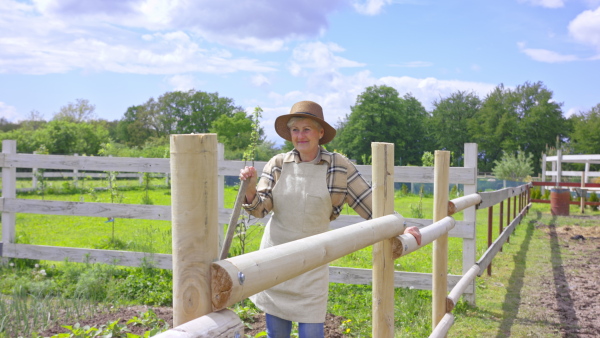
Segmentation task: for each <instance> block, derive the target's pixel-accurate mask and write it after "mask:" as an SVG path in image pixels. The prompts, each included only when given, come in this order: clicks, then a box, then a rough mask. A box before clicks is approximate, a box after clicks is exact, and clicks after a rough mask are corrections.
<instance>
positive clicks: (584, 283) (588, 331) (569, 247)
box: [536, 216, 600, 337]
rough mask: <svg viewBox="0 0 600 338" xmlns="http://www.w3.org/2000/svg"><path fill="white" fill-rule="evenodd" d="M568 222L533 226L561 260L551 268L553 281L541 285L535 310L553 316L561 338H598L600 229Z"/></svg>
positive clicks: (599, 335)
mask: <svg viewBox="0 0 600 338" xmlns="http://www.w3.org/2000/svg"><path fill="white" fill-rule="evenodd" d="M569 218H570V219H572V220H573V222H572V225H567V226H561V227H555V226H554V225H552V224H550V225H548V224H542V223H538V224H537V225H536V228H537V229H539V230H542V231H544V232H545V233H546V234H547V236H548V237H549V240H550V242H551V243H552V245H553V248H552V250H553V251H554V252H557V253H558V256H560V257H561V259H562V263H561V264H560V265H557V264H554V265H553V268H552V270H553V273H552V275H553V278H548V279H546V280H544V281H542V288H541V289H540V290H539V294H538V295H536V298H537V299H539V304H540V305H541V306H539V307H538V308H537V309H538V311H546V312H547V314H548V317H550V316H555V315H557V317H558V321H559V323H557V324H559V325H557V327H558V328H559V330H560V333H561V335H562V336H563V337H600V287H599V284H598V281H600V226H591V227H590V226H586V227H583V226H579V225H578V224H577V223H578V219H580V218H582V217H581V216H570V217H569ZM584 218H585V219H587V220H589V219H590V217H584ZM596 218H597V219H598V222H599V223H600V217H598V216H596ZM555 255H556V254H555Z"/></svg>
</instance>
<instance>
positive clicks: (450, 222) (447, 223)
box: [392, 216, 456, 259]
mask: <svg viewBox="0 0 600 338" xmlns="http://www.w3.org/2000/svg"><path fill="white" fill-rule="evenodd" d="M455 224H456V221H455V220H454V218H452V217H450V216H448V217H444V218H442V219H441V220H439V221H437V222H435V223H433V224H431V225H430V226H428V227H425V228H422V229H421V245H418V244H417V240H416V239H415V237H414V236H413V235H400V236H397V237H394V238H393V246H392V248H393V258H394V259H397V258H399V257H401V256H406V255H408V254H409V253H411V252H414V251H416V250H418V249H419V248H422V247H424V246H425V245H427V244H430V243H433V241H434V240H436V239H437V238H439V237H440V236H442V235H445V234H447V233H448V232H449V231H450V230H452V228H454V225H455Z"/></svg>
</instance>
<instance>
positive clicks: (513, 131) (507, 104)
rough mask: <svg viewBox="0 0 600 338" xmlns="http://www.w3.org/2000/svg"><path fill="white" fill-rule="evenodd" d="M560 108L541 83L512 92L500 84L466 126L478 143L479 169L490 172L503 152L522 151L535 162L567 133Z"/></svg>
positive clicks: (566, 125)
mask: <svg viewBox="0 0 600 338" xmlns="http://www.w3.org/2000/svg"><path fill="white" fill-rule="evenodd" d="M560 107H561V104H559V103H556V102H554V100H553V99H552V92H551V91H549V90H548V89H546V88H545V87H544V86H543V84H542V83H541V82H537V83H533V84H532V83H529V82H526V83H525V84H524V85H520V86H517V88H516V89H515V90H511V89H509V88H505V87H504V86H503V85H502V84H501V85H499V86H498V87H496V88H495V89H494V91H492V92H491V93H490V94H488V96H487V97H486V98H485V100H484V102H483V104H482V106H481V109H480V110H479V112H478V113H477V114H475V116H474V117H473V118H472V119H471V120H469V123H468V127H469V132H470V133H471V135H472V136H473V139H474V141H475V142H477V143H478V144H479V151H480V154H479V156H480V163H479V167H480V169H481V170H483V171H488V170H491V169H492V167H493V164H494V161H496V160H498V159H499V158H500V157H501V155H502V151H504V150H505V151H509V152H513V151H516V150H517V149H523V151H526V152H529V153H531V154H533V159H534V161H535V163H538V161H539V159H540V158H541V154H542V152H543V151H544V150H545V148H546V145H547V144H554V141H555V139H556V137H557V136H559V137H563V136H565V135H566V134H567V132H568V130H569V125H568V123H567V121H566V120H565V118H564V117H563V116H562V110H561V108H560Z"/></svg>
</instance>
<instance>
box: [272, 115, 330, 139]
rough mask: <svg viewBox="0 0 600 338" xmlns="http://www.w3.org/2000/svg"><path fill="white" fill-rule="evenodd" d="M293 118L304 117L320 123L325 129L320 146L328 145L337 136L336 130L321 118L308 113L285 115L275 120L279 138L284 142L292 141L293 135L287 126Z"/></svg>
mask: <svg viewBox="0 0 600 338" xmlns="http://www.w3.org/2000/svg"><path fill="white" fill-rule="evenodd" d="M292 117H303V118H307V119H311V120H314V121H316V122H318V123H319V124H320V125H321V127H323V131H324V133H323V137H322V138H321V139H320V140H319V144H327V143H329V142H331V140H333V138H334V137H335V134H336V130H335V128H333V127H332V126H330V125H329V123H327V122H325V120H321V119H320V118H318V117H316V116H313V115H309V114H306V113H294V114H285V115H281V116H279V117H277V119H275V131H276V132H277V134H278V135H279V136H281V137H282V138H283V139H284V140H288V141H290V142H291V141H292V134H290V129H289V128H288V126H287V124H288V122H289V120H290V119H291V118H292Z"/></svg>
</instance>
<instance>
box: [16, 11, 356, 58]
mask: <svg viewBox="0 0 600 338" xmlns="http://www.w3.org/2000/svg"><path fill="white" fill-rule="evenodd" d="M9 1H12V0H9ZM35 3H36V6H37V9H38V11H39V12H40V13H42V14H43V15H44V16H46V17H52V18H57V19H60V20H62V21H65V22H69V23H71V24H77V25H88V24H89V23H92V24H109V25H117V26H120V27H132V28H142V29H146V30H149V31H178V30H185V31H190V32H194V34H197V35H198V36H200V37H202V38H203V39H205V40H207V41H211V42H214V43H219V44H221V45H226V46H229V47H236V48H244V49H250V50H258V51H273V50H278V49H280V48H282V46H283V44H284V42H286V41H289V40H293V39H297V38H307V37H316V36H318V35H320V34H321V32H322V31H323V30H325V29H326V28H327V26H328V21H327V16H328V15H329V14H330V13H333V12H334V11H336V10H338V9H339V8H341V7H343V6H345V5H346V3H347V0H328V1H321V0H304V1H291V2H290V1H280V0H236V1H233V0H229V1H227V0H224V1H212V0H196V1H185V0H122V1H79V0H36V2H35Z"/></svg>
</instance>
